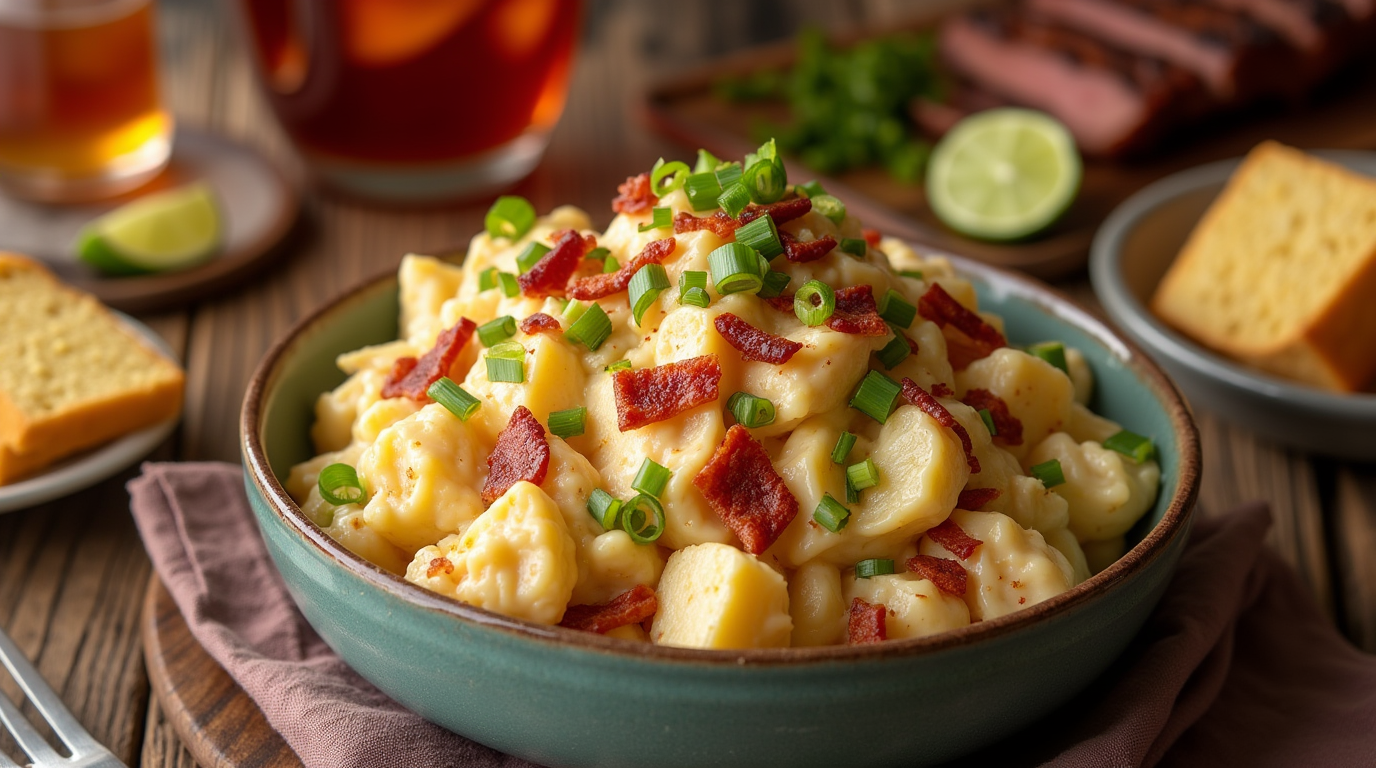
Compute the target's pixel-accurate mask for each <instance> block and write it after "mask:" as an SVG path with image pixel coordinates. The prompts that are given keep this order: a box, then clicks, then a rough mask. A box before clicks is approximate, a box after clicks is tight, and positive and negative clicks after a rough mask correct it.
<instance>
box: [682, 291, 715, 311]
mask: <svg viewBox="0 0 1376 768" xmlns="http://www.w3.org/2000/svg"><path fill="white" fill-rule="evenodd" d="M678 303H680V304H686V305H688V306H690V307H700V308H702V309H706V308H708V307H710V306H711V305H712V295H711V294H710V293H708V292H707V289H705V288H689V289H688V290H687V291H685V292H684V293H683V295H681V296H679V297H678Z"/></svg>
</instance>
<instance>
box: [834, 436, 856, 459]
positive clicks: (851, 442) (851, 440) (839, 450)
mask: <svg viewBox="0 0 1376 768" xmlns="http://www.w3.org/2000/svg"><path fill="white" fill-rule="evenodd" d="M854 447H855V434H854V433H852V432H842V433H841V435H840V437H837V438H836V447H835V448H832V449H831V463H832V464H845V463H846V457H847V456H849V455H850V449H852V448H854Z"/></svg>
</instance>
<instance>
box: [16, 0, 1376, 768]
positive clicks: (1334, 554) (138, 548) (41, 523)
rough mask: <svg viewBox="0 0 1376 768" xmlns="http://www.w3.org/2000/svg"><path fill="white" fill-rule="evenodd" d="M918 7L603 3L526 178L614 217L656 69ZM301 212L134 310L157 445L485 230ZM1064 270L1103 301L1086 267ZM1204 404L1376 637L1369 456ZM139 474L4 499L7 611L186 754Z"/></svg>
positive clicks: (217, 101) (1357, 628)
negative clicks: (270, 359) (172, 353)
mask: <svg viewBox="0 0 1376 768" xmlns="http://www.w3.org/2000/svg"><path fill="white" fill-rule="evenodd" d="M160 7H161V18H160V25H161V37H162V40H163V49H164V59H163V69H164V72H165V83H166V94H167V99H168V100H169V101H170V103H171V106H172V109H173V110H174V112H175V113H176V115H177V117H178V119H179V120H180V121H181V123H182V124H183V125H194V126H198V127H201V128H207V129H210V130H214V131H217V132H220V133H222V134H224V135H227V136H230V137H232V138H235V139H238V140H241V141H243V142H246V143H248V144H251V145H253V146H256V147H258V148H260V149H262V150H263V151H264V152H266V153H267V154H268V155H269V156H270V157H272V158H274V159H275V160H277V161H280V162H281V163H282V164H283V165H284V166H285V167H289V168H295V167H296V163H295V160H294V159H293V157H292V155H291V152H290V151H289V149H288V147H287V145H286V142H285V141H284V139H283V137H282V134H281V133H280V132H279V131H278V129H277V128H276V126H275V124H274V123H273V121H272V119H271V116H270V115H269V114H268V112H267V109H266V107H265V105H264V104H263V102H262V101H261V100H260V99H259V98H258V95H257V93H256V91H255V89H254V83H253V79H252V73H251V71H250V68H249V66H248V63H247V60H246V56H245V52H244V49H243V48H242V46H241V45H240V41H239V39H238V38H237V36H236V35H235V29H234V28H233V26H232V24H230V23H229V19H227V18H225V17H226V16H227V15H228V14H227V13H226V8H227V6H222V5H216V4H214V3H212V2H210V0H163V2H162V3H161V6H160ZM911 9H912V5H911V4H904V3H902V2H901V1H900V0H847V2H829V1H828V0H757V2H753V3H730V4H728V3H713V2H712V1H711V0H694V1H691V2H681V3H676V4H660V3H648V2H640V1H639V0H592V1H591V4H590V7H589V9H588V15H587V22H586V26H585V29H584V34H583V40H584V45H583V48H582V50H581V51H580V54H579V59H578V64H577V67H576V71H575V75H574V80H573V85H572V90H571V95H570V98H569V105H568V108H567V110H566V112H565V115H564V118H563V121H562V122H561V124H560V125H559V128H558V129H557V131H556V132H555V134H554V138H553V143H552V144H551V146H550V149H549V153H548V155H547V157H546V159H545V161H544V162H543V163H542V165H541V166H540V168H539V169H538V170H537V171H536V172H535V174H534V175H533V176H532V177H531V178H530V179H528V180H526V181H525V182H523V183H522V184H521V185H520V186H519V187H518V189H517V192H518V193H519V194H523V195H525V196H527V197H528V198H530V199H531V200H532V202H533V203H534V204H535V206H536V208H538V209H540V210H546V209H548V208H550V207H552V206H553V205H556V204H561V203H572V204H576V205H579V206H582V207H584V208H585V209H587V210H589V211H591V212H593V216H594V221H595V223H598V224H603V223H605V222H606V221H607V220H608V219H609V218H610V215H611V212H610V210H609V207H608V202H609V200H610V198H611V196H612V195H613V194H614V190H615V186H616V184H617V183H618V182H619V181H621V180H622V179H624V178H625V176H626V175H627V174H628V173H629V172H631V171H633V170H637V169H643V168H648V167H649V166H650V164H651V163H652V162H653V161H654V159H655V158H657V157H659V156H660V155H677V156H685V157H686V156H688V154H689V153H688V151H686V150H685V149H684V148H681V147H675V146H673V145H670V144H668V143H667V142H665V141H664V140H662V139H659V138H658V137H656V136H653V135H651V134H649V133H648V131H646V130H645V128H644V127H643V123H642V122H641V121H640V120H639V117H638V114H637V110H638V104H639V94H640V93H642V92H643V90H644V88H645V86H646V84H647V83H649V82H651V81H652V80H653V79H654V78H656V77H659V76H662V75H664V74H666V73H668V72H671V71H673V70H674V69H675V68H677V67H681V66H684V65H691V64H695V63H698V62H700V61H702V60H704V59H706V58H710V57H712V56H714V55H718V54H721V53H723V52H727V51H730V50H733V49H735V48H737V47H740V46H742V45H745V44H748V43H750V42H754V41H758V40H764V39H773V38H779V37H787V36H789V35H791V34H793V33H794V32H795V31H796V30H797V29H798V28H799V26H800V25H802V24H804V23H816V24H820V25H822V26H832V25H841V24H848V23H853V22H864V23H876V24H883V23H885V22H887V21H889V20H892V19H898V18H901V17H902V16H903V14H905V13H911ZM475 76H480V75H475ZM450 97H452V98H457V97H458V95H457V94H455V95H452V96H450ZM479 119H480V118H479ZM305 209H306V215H305V217H304V220H303V222H302V226H301V227H300V228H299V230H298V231H297V232H296V234H295V236H294V239H293V240H292V242H291V243H290V244H289V247H287V248H286V249H284V251H283V256H282V258H281V260H280V263H279V264H278V265H276V266H275V267H273V268H272V269H271V270H270V271H269V272H268V273H266V274H264V275H262V276H261V277H259V278H257V279H255V280H252V281H250V283H249V284H248V285H246V286H243V287H240V288H238V289H236V290H231V291H228V292H226V293H225V295H223V296H222V297H220V298H218V299H216V300H214V301H208V302H205V303H202V304H197V305H195V306H191V307H188V308H186V309H185V310H182V311H176V312H169V313H164V314H158V315H153V316H145V317H143V318H142V319H143V320H144V321H146V322H147V323H149V324H150V325H151V326H152V327H153V328H155V329H156V330H157V331H158V332H159V333H161V334H162V335H163V337H164V338H166V339H167V340H168V342H169V343H170V344H171V345H172V347H173V348H174V349H176V350H177V351H178V352H180V354H181V355H182V358H183V360H184V362H185V365H186V369H187V398H186V410H185V415H184V417H183V421H182V425H181V429H180V431H179V432H178V434H177V435H176V437H175V438H174V439H173V440H172V441H171V442H170V443H169V444H168V445H165V446H163V447H162V448H161V449H160V450H159V451H158V453H157V454H155V456H154V458H157V459H162V460H170V459H181V460H192V461H196V460H216V461H231V462H237V461H238V458H239V457H238V431H237V422H238V413H239V404H240V399H241V397H242V395H243V392H244V388H245V384H246V382H247V380H248V378H249V375H250V372H251V371H252V370H253V367H254V366H255V364H256V363H257V361H258V358H259V356H260V355H262V353H263V352H264V351H265V350H266V349H267V348H268V346H269V345H270V344H271V343H272V342H273V340H275V339H276V338H277V337H279V336H280V335H281V334H283V333H284V332H285V331H286V330H287V328H288V327H290V325H291V324H292V323H294V322H295V321H296V320H297V319H298V318H300V317H302V316H303V315H305V314H306V313H308V312H310V311H311V310H312V309H314V308H315V307H317V306H319V305H320V304H321V303H323V302H325V301H327V300H329V299H330V298H331V297H333V296H336V295H338V294H340V293H341V292H343V291H344V290H346V289H347V288H348V287H349V286H351V285H353V284H354V283H356V282H358V281H359V280H361V279H362V278H364V277H367V276H371V275H376V274H379V273H382V272H387V271H390V270H392V269H394V268H395V266H396V264H397V262H398V261H399V260H400V258H401V256H402V255H403V254H405V253H407V252H421V253H425V252H440V251H447V250H453V249H455V248H456V247H460V246H462V245H463V244H464V243H465V242H466V241H467V240H468V238H470V237H471V236H472V235H473V234H474V233H475V232H476V231H478V229H479V228H480V227H481V225H482V224H481V222H482V215H483V213H484V211H485V209H486V206H485V205H484V204H483V203H482V202H481V201H480V202H478V203H476V204H473V205H468V206H459V207H450V208H445V209H434V210H427V211H402V210H383V209H378V208H373V207H368V206H364V205H359V204H356V203H352V202H348V201H343V200H339V199H336V198H332V197H329V196H323V195H320V194H318V193H310V194H308V196H307V200H306V206H305ZM1061 287H1062V288H1063V289H1066V290H1068V291H1070V292H1071V293H1072V294H1074V295H1077V296H1080V297H1082V298H1084V299H1086V301H1089V302H1092V295H1091V294H1090V293H1089V290H1088V287H1087V283H1086V282H1085V281H1084V280H1083V278H1080V279H1077V280H1072V281H1070V282H1068V283H1065V284H1063V285H1062V286H1061ZM1198 416H1199V422H1200V427H1201V430H1202V433H1203V439H1204V463H1205V471H1204V487H1203V495H1202V506H1203V510H1204V512H1205V513H1206V514H1221V513H1223V512H1224V511H1226V510H1227V509H1229V508H1231V507H1232V506H1233V505H1235V504H1237V503H1239V502H1242V501H1245V500H1250V499H1266V500H1268V501H1270V502H1271V505H1272V509H1273V514H1274V517H1275V526H1274V529H1273V530H1272V533H1271V544H1272V545H1273V546H1274V547H1275V548H1276V549H1277V550H1278V551H1280V552H1281V553H1282V555H1283V556H1284V557H1285V559H1286V560H1288V561H1289V562H1290V563H1292V564H1293V565H1294V567H1295V568H1296V569H1297V570H1298V571H1299V572H1300V574H1301V575H1302V576H1303V578H1304V580H1305V582H1306V583H1307V584H1308V585H1309V587H1310V588H1311V589H1312V590H1313V592H1314V595H1315V596H1316V597H1317V599H1318V600H1319V602H1320V604H1321V605H1322V606H1323V607H1324V610H1325V611H1326V613H1327V614H1328V616H1329V618H1330V620H1332V621H1333V622H1335V623H1336V625H1337V626H1338V627H1339V628H1340V629H1341V630H1342V631H1343V632H1344V633H1345V634H1346V635H1347V636H1348V637H1349V638H1351V639H1352V641H1353V642H1354V643H1355V644H1357V645H1358V646H1360V647H1362V648H1364V649H1366V650H1367V651H1373V652H1376V467H1373V466H1370V465H1367V466H1360V465H1347V464H1341V463H1337V462H1333V461H1328V460H1323V459H1315V458H1311V457H1307V456H1305V455H1301V454H1298V453H1294V452H1291V451H1287V450H1285V449H1283V448H1278V447H1276V446H1273V445H1269V444H1265V443H1262V442H1259V441H1258V440H1257V439H1255V438H1254V437H1253V436H1252V435H1251V434H1249V433H1248V432H1247V431H1246V430H1243V429H1239V428H1236V427H1232V426H1228V425H1225V424H1223V423H1220V422H1219V421H1217V420H1216V419H1214V418H1212V417H1211V416H1210V415H1209V414H1207V413H1200V414H1198ZM134 471H135V470H132V469H131V470H130V471H129V472H126V473H124V474H123V475H121V476H119V477H117V478H115V479H112V480H110V481H108V482H105V483H102V484H101V485H99V486H96V487H94V488H92V489H90V490H87V491H83V492H81V493H77V494H75V495H73V496H70V497H68V498H65V499H62V500H59V501H56V502H52V503H49V504H44V505H42V506H39V507H36V508H33V509H29V510H26V511H22V512H17V513H13V514H8V515H0V626H3V627H4V629H5V630H7V631H8V632H9V633H10V634H11V636H13V638H14V639H15V641H16V642H17V643H18V644H19V646H20V648H22V649H23V650H24V651H25V653H27V654H28V655H29V656H30V657H31V658H34V659H36V660H37V666H38V668H39V670H40V671H41V672H42V674H43V675H44V676H45V677H46V678H47V679H48V680H49V681H50V682H51V683H52V685H53V687H54V688H55V689H57V690H58V691H59V692H60V693H61V694H62V696H63V698H64V699H65V700H66V702H67V704H68V706H69V707H71V709H72V710H73V711H74V712H75V713H76V715H77V717H78V718H79V719H80V720H81V722H82V723H84V724H85V725H86V727H87V728H88V729H89V730H90V731H91V732H92V733H93V734H94V735H95V736H96V737H97V738H98V739H100V740H101V741H102V742H104V743H105V744H108V745H109V746H110V747H111V748H112V749H113V750H114V752H115V753H116V754H117V755H119V756H120V757H121V758H122V759H123V760H124V761H125V762H126V763H128V764H129V765H131V766H134V765H142V766H148V768H163V767H164V766H168V767H170V766H191V765H194V764H195V762H194V761H193V760H192V759H191V757H190V755H188V754H187V753H186V751H185V750H184V749H183V748H182V746H181V744H180V743H179V742H178V740H177V737H176V735H175V733H173V732H172V730H171V728H170V726H169V725H168V724H167V722H166V721H165V720H164V719H163V717H162V716H161V713H160V712H159V711H158V706H157V702H156V700H154V699H153V698H151V697H150V695H149V684H148V677H147V674H146V671H145V668H144V662H143V656H142V646H141V643H140V638H139V636H138V634H139V633H138V615H139V610H140V606H141V603H142V598H143V595H144V590H145V587H146V586H147V583H148V579H149V578H150V576H151V567H150V565H149V562H148V558H147V556H146V555H145V553H144V551H143V547H142V544H141V543H140V541H139V538H138V535H137V533H136V532H135V530H134V526H133V523H132V521H131V519H130V517H129V514H128V512H127V503H128V498H127V495H126V494H125V491H124V482H125V481H127V480H128V479H129V477H131V476H132V474H133V473H134ZM0 677H3V676H0ZM0 691H3V692H5V693H6V694H8V695H11V696H13V697H17V696H18V691H17V689H15V687H14V686H13V684H12V682H11V681H10V680H9V679H8V678H5V679H4V680H0Z"/></svg>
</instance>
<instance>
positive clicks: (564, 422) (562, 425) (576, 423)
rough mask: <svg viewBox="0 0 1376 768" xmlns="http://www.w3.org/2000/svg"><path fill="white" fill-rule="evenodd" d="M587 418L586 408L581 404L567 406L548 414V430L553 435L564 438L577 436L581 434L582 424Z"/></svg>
mask: <svg viewBox="0 0 1376 768" xmlns="http://www.w3.org/2000/svg"><path fill="white" fill-rule="evenodd" d="M587 418H588V409H587V408H585V407H583V406H581V405H580V406H578V407H577V408H569V409H567V410H563V411H555V412H554V413H551V414H550V415H549V431H550V434H553V435H554V436H555V437H562V438H564V439H565V440H567V439H569V438H570V437H578V436H579V435H581V434H583V428H584V424H585V423H586V421H587Z"/></svg>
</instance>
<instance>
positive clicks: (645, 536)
mask: <svg viewBox="0 0 1376 768" xmlns="http://www.w3.org/2000/svg"><path fill="white" fill-rule="evenodd" d="M621 530H623V531H625V532H626V533H627V534H628V535H630V537H631V541H634V542H635V543H637V544H653V543H654V542H655V540H656V539H658V538H659V537H660V535H661V534H663V533H664V507H663V505H661V504H660V503H659V499H656V498H655V497H653V496H651V495H649V494H646V493H641V494H637V495H636V496H635V498H633V499H631V500H630V501H628V502H626V504H625V505H624V506H623V507H622V508H621Z"/></svg>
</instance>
